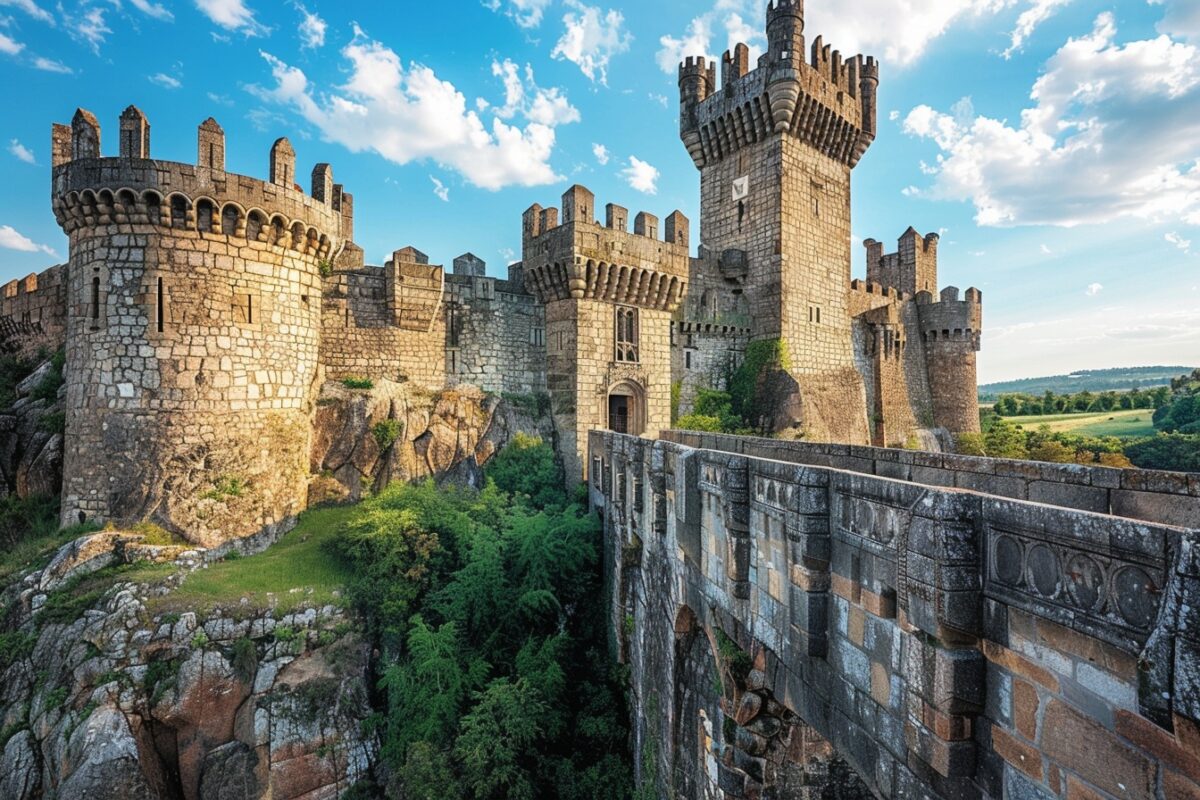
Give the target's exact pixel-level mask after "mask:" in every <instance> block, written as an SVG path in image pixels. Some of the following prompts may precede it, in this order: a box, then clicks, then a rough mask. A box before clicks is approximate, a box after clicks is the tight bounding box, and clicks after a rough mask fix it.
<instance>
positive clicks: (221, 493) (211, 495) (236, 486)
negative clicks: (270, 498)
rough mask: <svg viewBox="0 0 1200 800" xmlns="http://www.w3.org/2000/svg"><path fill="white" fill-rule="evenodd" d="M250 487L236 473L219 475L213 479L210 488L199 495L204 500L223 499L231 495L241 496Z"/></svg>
mask: <svg viewBox="0 0 1200 800" xmlns="http://www.w3.org/2000/svg"><path fill="white" fill-rule="evenodd" d="M249 488H250V484H249V483H248V482H247V481H246V479H245V478H242V477H239V476H237V475H221V476H220V477H218V478H217V479H216V480H215V481H213V485H212V488H211V489H209V490H208V491H207V492H204V493H203V494H202V495H200V496H201V497H202V498H204V499H205V500H218V501H223V500H227V499H229V498H231V497H241V496H242V495H244V494H245V493H246V490H247V489H249Z"/></svg>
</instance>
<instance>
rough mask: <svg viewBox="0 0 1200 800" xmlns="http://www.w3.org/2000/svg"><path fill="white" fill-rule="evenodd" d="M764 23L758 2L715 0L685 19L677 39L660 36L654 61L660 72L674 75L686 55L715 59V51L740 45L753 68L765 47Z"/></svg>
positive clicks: (722, 50) (675, 37)
mask: <svg viewBox="0 0 1200 800" xmlns="http://www.w3.org/2000/svg"><path fill="white" fill-rule="evenodd" d="M764 21H765V20H764V18H763V16H762V13H761V9H760V8H759V4H758V3H755V2H751V1H750V0H716V3H715V4H714V5H713V7H712V8H710V9H709V10H707V11H705V12H704V13H703V14H700V15H699V16H696V17H693V18H692V19H691V20H689V21H688V24H687V26H686V27H685V28H684V30H683V32H682V33H681V34H680V35H679V36H672V35H670V34H668V35H665V36H660V37H659V39H658V53H657V54H656V55H655V60H656V61H657V62H658V66H659V68H660V69H661V70H662V71H663V72H665V73H667V74H668V75H674V74H675V70H676V69H678V68H679V62H681V61H683V60H684V58H686V57H687V56H707V57H708V58H717V57H718V56H719V55H720V53H718V52H716V51H718V50H719V51H720V52H724V51H725V50H731V49H733V47H734V46H735V45H737V44H738V43H739V42H743V43H745V44H746V45H747V46H748V47H749V48H750V63H751V65H753V64H754V63H755V62H756V61H757V59H758V56H759V55H760V54H761V53H762V51H763V50H764V49H766V46H767V37H766V34H765V33H764V32H763V23H764Z"/></svg>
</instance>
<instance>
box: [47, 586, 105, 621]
mask: <svg viewBox="0 0 1200 800" xmlns="http://www.w3.org/2000/svg"><path fill="white" fill-rule="evenodd" d="M96 574H98V573H93V576H79V577H76V578H72V579H71V580H69V581H67V582H66V583H65V584H64V585H63V586H61V587H60V588H59V589H57V590H55V591H53V592H51V593H50V594H49V595H47V596H46V602H45V604H43V605H42V607H41V609H40V610H39V611H38V613H37V616H36V618H35V619H36V620H37V623H38V625H50V624H53V623H66V622H74V621H75V620H76V619H78V618H79V617H80V616H82V614H83V612H84V611H87V610H88V609H89V608H92V607H93V606H95V605H96V604H97V603H98V602H100V598H102V597H103V596H104V593H105V591H106V590H107V589H108V587H107V586H105V585H96V583H97V581H96V580H90V581H89V580H87V579H88V578H92V577H94V575H96Z"/></svg>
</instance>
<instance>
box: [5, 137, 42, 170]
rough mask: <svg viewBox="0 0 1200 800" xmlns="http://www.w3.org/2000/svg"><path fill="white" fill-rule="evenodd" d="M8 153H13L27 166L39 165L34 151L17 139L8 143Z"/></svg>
mask: <svg viewBox="0 0 1200 800" xmlns="http://www.w3.org/2000/svg"><path fill="white" fill-rule="evenodd" d="M8 152H10V153H12V154H13V156H15V157H16V158H18V159H20V160H21V161H24V162H25V163H26V164H36V163H37V159H36V158H34V157H33V151H32V150H30V149H29V148H28V147H26V146H25V145H23V144H21V143H20V142H19V141H17V140H16V139H13V140H12V141H11V142H9V143H8Z"/></svg>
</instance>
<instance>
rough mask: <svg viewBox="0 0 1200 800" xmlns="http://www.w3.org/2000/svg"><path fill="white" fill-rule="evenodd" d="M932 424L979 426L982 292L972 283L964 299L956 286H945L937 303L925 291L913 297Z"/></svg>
mask: <svg viewBox="0 0 1200 800" xmlns="http://www.w3.org/2000/svg"><path fill="white" fill-rule="evenodd" d="M916 300H917V314H918V319H919V320H920V325H921V338H922V340H923V342H924V345H925V366H926V370H927V372H928V374H929V395H930V399H931V401H932V406H933V424H934V426H935V427H939V428H945V429H946V430H948V431H950V432H951V433H967V432H975V433H977V432H978V431H979V399H978V398H979V388H978V381H977V377H976V362H977V353H978V352H979V346H980V331H981V330H982V327H983V296H982V294H981V293H980V291H979V290H978V289H975V288H971V289H968V290H967V292H966V298H965V299H964V300H959V299H958V289H957V288H956V287H954V286H947V287H946V288H945V289H943V290H942V292H941V296H940V298H939V301H938V302H932V300H933V297H932V295H931V294H930V293H929V292H924V291H923V292H919V293H918V294H917V297H916Z"/></svg>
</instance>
